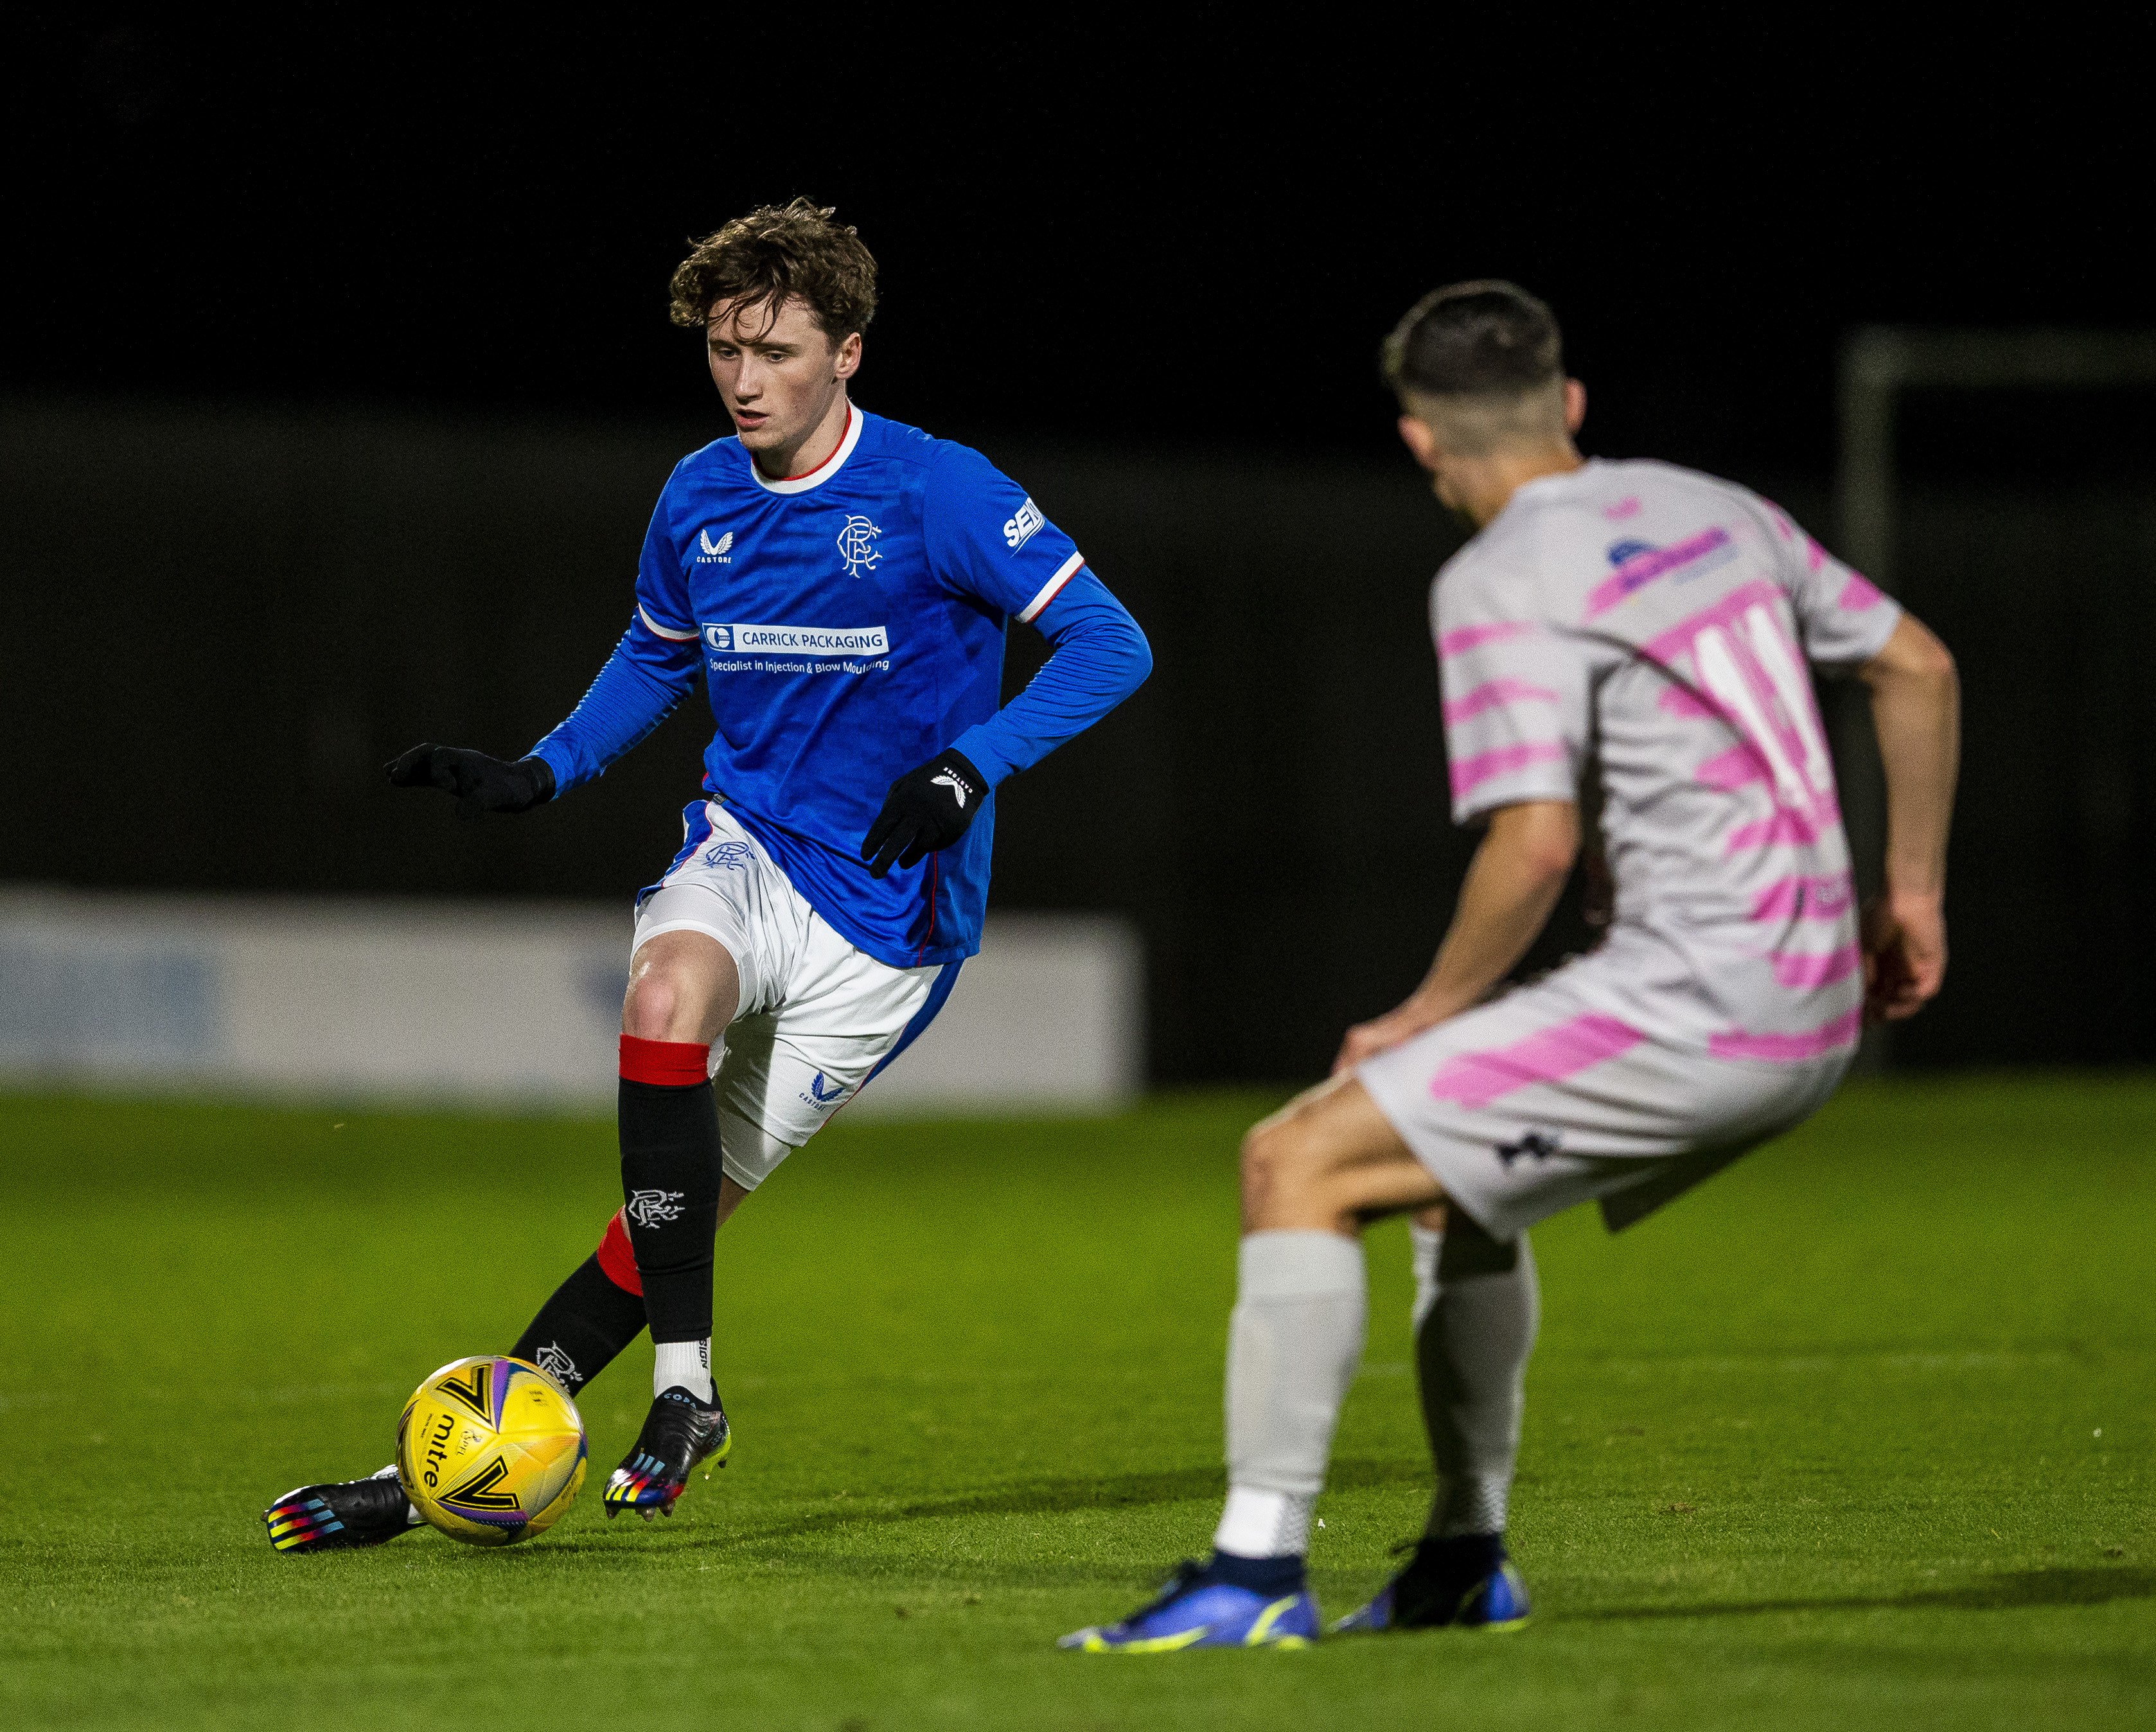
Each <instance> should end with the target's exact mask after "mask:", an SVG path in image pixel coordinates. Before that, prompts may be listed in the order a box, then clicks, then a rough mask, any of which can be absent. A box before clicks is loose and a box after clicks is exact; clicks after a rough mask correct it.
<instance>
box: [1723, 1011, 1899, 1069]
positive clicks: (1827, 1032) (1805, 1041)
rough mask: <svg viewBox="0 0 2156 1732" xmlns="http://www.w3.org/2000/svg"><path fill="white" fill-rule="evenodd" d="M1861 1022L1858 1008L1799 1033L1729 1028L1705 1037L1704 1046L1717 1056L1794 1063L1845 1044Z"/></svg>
mask: <svg viewBox="0 0 2156 1732" xmlns="http://www.w3.org/2000/svg"><path fill="white" fill-rule="evenodd" d="M1863 1022H1864V1013H1863V1012H1862V1011H1861V1010H1850V1011H1846V1012H1845V1013H1844V1014H1843V1015H1840V1016H1837V1017H1835V1020H1833V1021H1832V1022H1827V1023H1822V1024H1821V1025H1820V1026H1819V1027H1817V1028H1815V1029H1807V1030H1804V1032H1803V1033H1802V1034H1798V1035H1751V1034H1747V1033H1746V1032H1745V1031H1744V1030H1743V1029H1730V1030H1727V1032H1725V1033H1722V1034H1719V1035H1710V1036H1707V1051H1710V1052H1712V1054H1713V1055H1714V1056H1716V1057H1717V1058H1763V1059H1765V1060H1767V1061H1768V1062H1770V1063H1773V1064H1778V1065H1793V1064H1797V1063H1799V1062H1801V1061H1803V1060H1804V1059H1808V1058H1818V1057H1820V1056H1821V1055H1822V1054H1825V1053H1829V1052H1834V1051H1839V1050H1840V1048H1842V1047H1844V1046H1848V1045H1849V1043H1850V1042H1851V1041H1854V1040H1855V1039H1856V1033H1857V1030H1858V1029H1860V1028H1861V1027H1862V1025H1863Z"/></svg>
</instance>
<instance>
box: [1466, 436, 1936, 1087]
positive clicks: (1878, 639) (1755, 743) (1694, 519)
mask: <svg viewBox="0 0 2156 1732" xmlns="http://www.w3.org/2000/svg"><path fill="white" fill-rule="evenodd" d="M1900 617H1901V609H1899V608H1898V607H1897V606H1896V605H1895V604H1894V603H1893V602H1892V601H1890V600H1888V599H1886V597H1885V596H1883V595H1881V594H1880V593H1879V591H1878V590H1877V589H1876V588H1873V587H1872V585H1871V584H1870V583H1866V581H1865V580H1864V578H1861V577H1860V576H1858V575H1857V574H1856V573H1855V572H1853V571H1851V569H1850V568H1848V567H1846V566H1845V565H1843V564H1841V563H1840V562H1839V561H1837V560H1835V558H1832V557H1831V556H1830V555H1829V554H1828V553H1826V552H1825V551H1824V550H1823V549H1822V548H1821V547H1820V545H1819V544H1818V543H1817V542H1815V541H1813V540H1812V539H1811V538H1810V537H1809V536H1807V535H1805V534H1804V532H1802V531H1801V530H1799V529H1798V528H1797V527H1795V525H1794V524H1793V523H1791V522H1790V521H1789V518H1788V517H1785V516H1784V515H1783V513H1782V512H1781V511H1779V510H1777V509H1776V508H1775V507H1774V506H1772V505H1769V504H1768V503H1767V501H1764V500H1763V499H1761V498H1759V497H1758V496H1756V495H1754V494H1753V493H1750V492H1748V491H1745V490H1744V489H1743V488H1742V487H1739V486H1736V485H1734V484H1733V483H1732V482H1728V481H1717V480H1716V479H1715V478H1714V477H1712V476H1711V475H1699V474H1697V473H1695V472H1693V471H1691V470H1684V469H1679V468H1676V467H1675V466H1674V465H1669V464H1664V463H1650V462H1640V461H1633V462H1608V461H1603V460H1594V461H1590V462H1589V463H1588V464H1587V465H1585V466H1584V467H1583V468H1581V469H1578V470H1574V471H1573V472H1572V473H1570V474H1568V475H1548V476H1544V477H1543V478H1542V479H1541V480H1539V481H1532V482H1530V483H1528V484H1527V486H1524V487H1522V488H1521V489H1520V490H1519V491H1518V492H1517V493H1515V494H1514V495H1513V496H1512V500H1511V501H1510V502H1509V503H1508V504H1507V506H1506V507H1505V509H1504V510H1503V511H1501V513H1499V515H1498V516H1497V517H1496V520H1495V521H1494V522H1491V524H1490V525H1489V526H1488V527H1486V528H1485V529H1484V530H1483V531H1482V532H1481V534H1479V535H1477V536H1476V537H1475V538H1474V540H1472V541H1471V542H1469V543H1468V544H1467V545H1466V547H1464V548H1462V549H1461V550H1460V552H1459V553H1457V554H1456V555H1455V556H1454V558H1452V559H1450V561H1448V562H1447V563H1446V564H1445V568H1444V569H1443V570H1442V571H1440V573H1438V576H1437V581H1436V583H1435V584H1434V585H1433V586H1432V588H1431V591H1430V619H1431V629H1432V631H1433V633H1434V635H1435V637H1436V640H1437V650H1438V660H1439V666H1440V672H1441V675H1442V679H1443V683H1444V691H1445V742H1446V747H1447V749H1448V752H1449V753H1450V758H1451V767H1452V804H1453V815H1454V817H1455V819H1456V820H1459V821H1460V822H1462V823H1465V822H1467V821H1468V820H1472V819H1474V818H1476V817H1477V816H1479V815H1484V814H1486V813H1488V812H1490V811H1491V810H1492V809H1495V808H1496V807H1499V806H1503V805H1509V804H1513V803H1514V802H1516V801H1520V800H1535V799H1571V800H1578V801H1579V802H1580V803H1581V804H1582V806H1583V808H1584V809H1586V810H1587V811H1589V812H1590V813H1592V812H1594V811H1595V810H1596V809H1598V808H1599V822H1600V825H1601V832H1602V840H1603V845H1604V849H1605V851H1606V852H1607V855H1608V857H1609V866H1610V871H1611V875H1612V876H1613V877H1614V880H1615V885H1616V917H1615V920H1614V923H1613V925H1612V927H1611V929H1610V933H1609V938H1608V940H1607V941H1606V942H1605V943H1604V945H1603V946H1602V948H1600V949H1599V950H1597V951H1596V952H1595V953H1594V954H1593V955H1592V956H1591V957H1589V958H1588V959H1585V960H1584V961H1583V962H1582V963H1579V964H1574V965H1573V968H1572V969H1568V971H1567V973H1568V978H1569V979H1571V982H1572V984H1573V986H1574V988H1575V989H1577V990H1578V991H1580V992H1582V993H1584V994H1589V996H1590V997H1591V999H1592V1000H1593V1001H1594V1002H1596V1003H1597V1004H1599V1005H1606V1006H1607V1008H1608V1010H1609V1013H1610V1014H1611V1015H1614V1016H1617V1017H1620V1018H1621V1019H1623V1020H1625V1022H1627V1023H1628V1024H1630V1025H1633V1026H1635V1027H1639V1028H1641V1029H1644V1030H1650V1031H1651V1032H1652V1033H1653V1034H1654V1035H1655V1036H1658V1037H1659V1038H1661V1039H1662V1040H1665V1041H1674V1042H1677V1043H1680V1044H1682V1045H1686V1046H1699V1047H1701V1048H1703V1049H1705V1050H1707V1051H1711V1052H1713V1053H1716V1054H1717V1055H1719V1056H1723V1057H1727V1058H1758V1059H1767V1060H1779V1061H1789V1060H1793V1059H1797V1058H1800V1057H1805V1056H1812V1055H1815V1054H1820V1053H1825V1052H1830V1051H1835V1050H1836V1049H1837V1048H1840V1047H1842V1046H1847V1045H1848V1044H1849V1043H1850V1042H1851V1041H1854V1040H1855V1039H1856V1032H1857V1025H1858V1018H1859V1011H1860V1009H1861V1000H1862V974H1863V970H1862V967H1861V959H1860V956H1859V953H1858V950H1857V945H1856V910H1855V908H1854V906H1853V902H1854V898H1853V895H1852V892H1851V883H1850V859H1849V845H1848V842H1847V840H1846V839H1845V837H1844V835H1843V834H1842V827H1841V813H1840V806H1839V804H1837V802H1836V799H1835V779H1834V767H1833V764H1832V763H1831V762H1830V759H1829V758H1828V755H1827V745H1826V736H1825V730H1824V728H1823V727H1821V725H1820V715H1819V709H1818V706H1817V704H1816V703H1815V701H1814V698H1813V694H1812V687H1811V681H1810V677H1809V673H1808V671H1807V666H1806V664H1807V663H1810V664H1813V665H1815V666H1819V667H1820V669H1821V670H1822V671H1847V670H1849V669H1851V668H1852V667H1854V666H1856V664H1858V663H1861V662H1862V661H1865V660H1868V659H1869V658H1871V656H1873V655H1876V654H1877V653H1878V651H1879V650H1881V648H1882V647H1883V646H1884V645H1885V644H1886V640H1887V637H1888V636H1889V635H1891V634H1892V631H1893V629H1894V624H1895V622H1896V621H1897V619H1899V618H1900Z"/></svg>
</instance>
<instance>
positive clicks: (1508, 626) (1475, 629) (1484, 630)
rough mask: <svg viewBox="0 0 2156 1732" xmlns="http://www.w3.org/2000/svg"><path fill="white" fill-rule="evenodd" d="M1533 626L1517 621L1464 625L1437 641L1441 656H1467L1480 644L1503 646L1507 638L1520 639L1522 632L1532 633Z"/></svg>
mask: <svg viewBox="0 0 2156 1732" xmlns="http://www.w3.org/2000/svg"><path fill="white" fill-rule="evenodd" d="M1532 630H1534V627H1533V626H1532V625H1522V624H1518V623H1517V621H1512V620H1501V621H1499V622H1498V623H1497V624H1494V625H1463V626H1461V627H1460V629H1459V630H1457V631H1448V632H1446V633H1445V635H1444V636H1443V637H1441V638H1440V639H1439V640H1437V653H1438V654H1439V655H1466V653H1467V652H1468V651H1469V650H1472V649H1474V648H1475V647H1476V645H1480V644H1501V643H1502V642H1504V640H1506V639H1507V638H1516V637H1518V636H1519V635H1521V634H1522V632H1529V631H1532Z"/></svg>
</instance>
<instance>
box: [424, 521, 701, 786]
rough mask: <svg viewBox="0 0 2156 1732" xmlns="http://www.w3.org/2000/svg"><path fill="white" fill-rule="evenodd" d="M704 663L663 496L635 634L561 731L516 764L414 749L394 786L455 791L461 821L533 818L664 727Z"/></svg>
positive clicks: (649, 540) (639, 593)
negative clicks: (513, 815) (499, 815)
mask: <svg viewBox="0 0 2156 1732" xmlns="http://www.w3.org/2000/svg"><path fill="white" fill-rule="evenodd" d="M701 660H702V649H701V641H700V639H699V635H698V631H697V627H696V619H695V618H694V617H693V615H692V614H691V612H690V602H689V596H688V591H687V588H686V586H685V584H684V583H683V582H682V580H681V562H680V553H679V552H678V551H677V550H676V549H675V547H674V546H673V542H672V535H671V532H670V527H669V524H668V513H667V507H666V497H665V495H661V496H660V502H659V508H658V510H657V511H654V512H653V514H652V518H651V527H650V528H649V531H648V532H646V533H645V536H644V556H643V558H642V560H641V561H640V562H639V566H638V568H637V576H636V612H635V614H634V615H633V616H632V617H631V619H630V620H629V630H628V631H627V632H625V633H624V634H623V636H622V640H621V641H620V642H619V644H617V645H615V646H614V651H613V655H610V656H608V658H607V660H606V665H605V666H603V667H602V668H600V670H599V673H598V678H597V679H595V680H593V681H592V684H591V689H590V690H589V691H586V692H585V693H584V696H583V702H580V703H578V704H577V707H576V708H575V709H573V710H572V711H571V712H569V714H568V716H567V718H566V719H565V720H564V721H563V722H562V724H561V726H559V727H557V728H555V729H554V730H553V732H551V733H549V734H548V735H547V737H546V738H544V739H542V740H541V741H540V742H539V743H538V744H537V745H536V746H534V747H533V748H531V751H530V752H528V753H526V754H525V755H524V756H523V757H522V758H517V759H516V760H515V761H514V762H511V761H510V760H507V759H504V758H493V757H490V756H489V755H488V754H487V753H484V752H473V751H469V750H466V749H465V748H462V747H457V746H437V745H434V744H432V743H429V744H426V745H420V746H414V747H413V748H412V749H411V750H410V751H408V752H407V753H404V755H403V757H401V758H398V759H397V760H396V762H394V763H391V764H389V765H388V766H387V768H388V772H389V779H390V782H391V783H392V784H393V785H395V786H396V787H398V788H439V789H444V790H445V791H446V792H448V793H449V794H454V795H455V796H456V800H457V815H458V816H459V818H477V817H479V816H480V815H482V814H483V813H487V812H527V811H529V810H531V808H532V807H534V806H537V805H543V804H546V802H547V801H548V800H550V799H555V798H556V797H557V796H558V795H560V794H567V792H568V791H569V790H570V789H572V788H574V787H576V786H577V784H579V783H582V782H588V781H590V780H591V779H593V777H594V776H598V775H600V774H602V773H604V771H605V769H606V767H607V766H608V764H610V763H613V761H614V760H615V759H616V758H619V757H620V756H621V755H622V754H623V753H624V752H626V751H628V750H629V748H630V747H632V746H634V745H635V744H636V743H637V742H638V741H639V740H641V739H642V738H644V736H645V735H646V734H648V733H649V732H651V730H652V729H653V728H654V727H658V725H659V724H660V722H663V721H664V720H665V718H666V717H667V715H668V714H669V712H671V711H672V710H673V708H674V707H675V705H676V704H678V703H679V702H680V701H681V698H682V696H683V694H684V693H685V692H686V691H688V690H689V688H690V686H692V685H693V684H694V683H695V681H696V673H697V669H698V665H699V663H700V662H701Z"/></svg>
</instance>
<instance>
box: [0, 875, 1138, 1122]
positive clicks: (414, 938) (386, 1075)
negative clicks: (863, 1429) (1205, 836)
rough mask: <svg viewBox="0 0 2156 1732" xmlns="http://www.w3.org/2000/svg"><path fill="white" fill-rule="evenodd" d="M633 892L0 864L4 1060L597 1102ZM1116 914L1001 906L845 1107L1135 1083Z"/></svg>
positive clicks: (615, 1015)
mask: <svg viewBox="0 0 2156 1732" xmlns="http://www.w3.org/2000/svg"><path fill="white" fill-rule="evenodd" d="M628 962H629V917H628V914H627V912H626V910H625V909H616V908H608V907H588V906H585V905H580V904H556V905H529V904H511V903H500V904H490V903H465V902H403V901H391V900H341V899H329V898H297V897H279V898H269V897H210V896H188V897H177V896H173V897H162V896H155V897H153V896H136V895H126V894H115V893H107V892H77V891H58V890H40V889H23V888H0V1084H4V1086H6V1087H12V1088H18V1089H40V1088H54V1089H67V1088H83V1087H88V1088H94V1089H98V1090H108V1089H117V1090H122V1091H136V1090H141V1091H150V1092H172V1091H177V1092H187V1093H199V1094H210V1095H240V1096H264V1095H267V1096H281V1097H315V1098H326V1099H335V1100H350V1101H373V1102H385V1103H386V1102H403V1103H411V1104H423V1103H427V1102H440V1103H444V1104H453V1105H458V1106H465V1107H475V1108H509V1109H512V1110H546V1111H567V1112H586V1111H588V1112H608V1113H610V1112H611V1111H612V1110H613V1098H614V1077H615V1069H614V1041H615V1037H616V1036H617V1035H618V1034H619V1031H620V1026H621V1022H620V1018H621V991H622V982H623V978H624V974H625V973H626V971H627V967H628ZM1143 1014H1144V1013H1143V963H1142V956H1141V953H1140V949H1139V945H1138V941H1137V935H1136V933H1135V932H1134V930H1133V929H1132V928H1131V926H1130V925H1129V923H1127V922H1124V921H1121V920H1117V919H1114V918H1110V917H1093V916H1080V915H1031V914H1028V915H1000V916H992V917H990V918H989V920H988V928H987V931H986V933H985V934H984V938H983V945H982V953H981V954H980V955H978V956H977V957H975V958H974V959H973V960H972V961H971V962H969V963H968V964H966V966H965V969H964V971H963V973H962V974H960V976H959V979H958V984H957V988H956V989H954V990H953V991H952V994H951V999H950V1002H949V1003H948V1004H947V1005H945V1007H944V1009H943V1012H942V1015H940V1016H939V1017H938V1018H937V1020H936V1023H935V1025H933V1026H932V1028H931V1029H930V1030H929V1031H928V1032H927V1034H926V1035H924V1036H921V1039H920V1040H919V1041H916V1042H915V1043H914V1045H913V1046H911V1048H910V1049H908V1051H907V1052H906V1056H904V1057H902V1058H901V1059H900V1060H899V1061H897V1062H896V1063H895V1064H894V1065H892V1066H891V1068H890V1069H889V1070H888V1071H886V1072H885V1073H884V1074H883V1075H882V1076H881V1077H878V1078H877V1079H876V1081H875V1083H874V1085H873V1086H871V1087H870V1088H868V1089H867V1090H866V1091H865V1092H863V1094H862V1096H861V1097H860V1104H859V1105H858V1106H857V1107H855V1108H851V1109H850V1110H851V1112H852V1113H854V1114H855V1115H856V1116H861V1115H868V1114H892V1113H908V1114H915V1113H939V1112H955V1113H1012V1112H1016V1113H1043V1112H1063V1111H1077V1112H1101V1111H1107V1110H1111V1109H1112V1108H1115V1107H1116V1106H1118V1105H1120V1104H1122V1103H1123V1102H1126V1101H1127V1100H1128V1099H1129V1098H1130V1097H1132V1096H1133V1095H1134V1094H1136V1093H1137V1091H1138V1090H1139V1089H1140V1088H1141V1087H1142V1084H1143V1074H1142V1064H1143V1051H1144V1025H1143Z"/></svg>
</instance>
